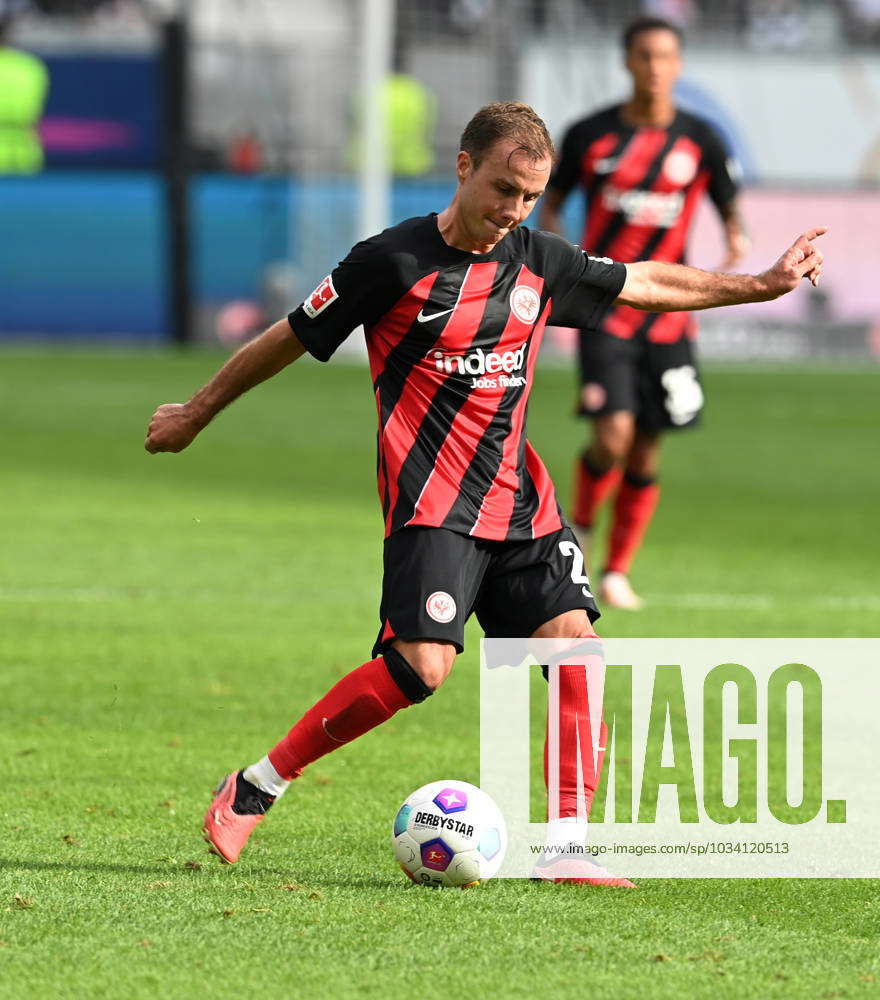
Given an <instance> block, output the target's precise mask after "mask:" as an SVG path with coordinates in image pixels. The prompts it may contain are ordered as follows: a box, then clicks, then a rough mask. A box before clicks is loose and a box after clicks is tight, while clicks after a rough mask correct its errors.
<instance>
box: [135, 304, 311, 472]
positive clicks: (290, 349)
mask: <svg viewBox="0 0 880 1000" xmlns="http://www.w3.org/2000/svg"><path fill="white" fill-rule="evenodd" d="M304 353H305V348H304V347H303V345H302V344H301V343H300V341H299V339H298V338H297V336H296V334H295V333H294V332H293V330H291V328H290V323H288V321H287V320H286V319H281V320H279V321H278V322H277V323H273V325H272V326H270V327H269V329H268V330H266V331H265V332H263V333H261V334H260V336H259V337H257V338H255V339H254V340H252V341H251V342H250V343H249V344H245V346H244V347H242V348H241V350H240V351H238V352H237V353H236V354H234V355H233V356H232V357H231V358H230V359H229V360H228V361H227V362H226V364H225V365H224V366H223V367H222V368H221V369H220V371H218V372H217V374H216V375H215V376H214V377H213V378H212V379H211V381H210V382H209V383H208V384H207V385H206V386H205V387H204V388H203V389H199V391H198V392H197V393H196V394H195V395H194V396H193V397H192V399H191V400H189V402H188V403H164V404H163V405H162V406H160V407H159V408H158V409H157V410H156V412H155V413H154V414H153V418H152V420H151V421H150V427H149V429H148V431H147V440H146V441H145V442H144V447H145V448H146V449H147V451H149V452H153V453H155V452H157V451H174V452H177V451H183V449H184V448H186V446H187V445H188V444H190V443H191V442H192V440H193V439H194V438H195V436H196V435H197V434H198V433H199V431H201V430H202V429H203V428H204V427H207V425H208V424H209V423H210V422H211V421H212V420H213V419H214V417H215V416H216V415H217V414H218V413H219V412H220V411H221V410H222V409H223V408H224V407H225V406H229V404H230V403H231V402H232V401H233V400H234V399H238V397H239V396H240V395H242V393H245V392H247V390H248V389H252V388H253V387H254V386H255V385H259V384H260V382H265V381H266V379H267V378H271V377H272V376H273V375H276V374H277V373H278V372H280V371H281V369H282V368H286V367H287V365H289V364H290V363H291V362H293V361H296V359H297V358H299V357H301V356H302V355H303V354H304Z"/></svg>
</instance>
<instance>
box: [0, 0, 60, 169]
mask: <svg viewBox="0 0 880 1000" xmlns="http://www.w3.org/2000/svg"><path fill="white" fill-rule="evenodd" d="M9 27H10V20H9V18H4V17H2V16H0V174H33V173H36V172H37V171H39V170H42V169H43V147H42V145H41V144H40V138H39V136H38V134H37V124H38V122H39V120H40V116H41V115H42V113H43V105H44V103H45V101H46V94H47V92H48V89H49V73H48V71H47V69H46V66H45V64H44V63H43V61H42V60H41V59H39V58H38V57H37V56H35V55H31V54H30V53H29V52H22V51H20V50H19V49H14V48H11V47H10V46H9V45H8V43H7V41H6V36H7V34H8V32H9Z"/></svg>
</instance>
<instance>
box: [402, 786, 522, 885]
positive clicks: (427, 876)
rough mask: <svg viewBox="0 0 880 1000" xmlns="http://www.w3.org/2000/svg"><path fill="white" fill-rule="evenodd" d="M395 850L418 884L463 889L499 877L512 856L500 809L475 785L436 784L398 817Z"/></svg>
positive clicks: (419, 793) (422, 791)
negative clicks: (506, 854)
mask: <svg viewBox="0 0 880 1000" xmlns="http://www.w3.org/2000/svg"><path fill="white" fill-rule="evenodd" d="M391 846H392V847H393V849H394V856H395V857H396V858H397V860H398V862H399V863H400V867H401V868H402V869H403V870H404V872H405V873H406V874H407V876H408V877H409V878H411V879H412V881H413V882H416V883H418V884H419V885H427V886H433V887H442V886H460V887H462V888H464V887H466V886H471V885H478V884H479V883H480V882H485V881H487V880H488V879H490V878H492V876H493V875H495V874H497V872H498V869H499V868H500V867H501V862H502V861H503V860H504V852H505V851H506V850H507V826H506V825H505V822H504V817H503V816H502V815H501V812H500V811H499V809H498V806H496V805H495V803H494V802H493V801H492V799H491V798H490V797H489V796H488V795H487V794H486V793H485V792H484V791H482V790H481V789H479V788H477V787H476V785H470V784H468V783H467V782H466V781H451V780H448V781H433V782H431V784H429V785H423V786H422V787H421V788H419V789H418V790H417V791H415V792H413V793H412V795H410V796H409V798H408V799H407V800H406V801H405V802H404V803H403V805H402V806H401V807H400V809H399V810H398V811H397V816H396V817H395V819H394V827H393V831H392V834H391Z"/></svg>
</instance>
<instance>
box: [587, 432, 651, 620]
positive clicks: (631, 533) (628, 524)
mask: <svg viewBox="0 0 880 1000" xmlns="http://www.w3.org/2000/svg"><path fill="white" fill-rule="evenodd" d="M660 441H661V435H660V433H659V432H653V431H647V430H644V429H643V428H641V427H639V428H637V430H636V432H635V436H634V439H633V443H632V447H631V448H630V451H629V454H628V455H627V457H626V467H625V470H624V474H623V481H622V482H621V484H620V488H619V489H618V491H617V496H616V497H615V500H614V515H613V518H612V522H611V533H610V537H609V543H608V554H607V556H606V559H605V572H604V573H603V574H602V580H601V584H600V588H599V594H600V598H601V600H602V601H604V602H605V603H606V604H609V605H611V606H612V607H616V608H625V609H627V610H630V611H636V610H638V609H639V608H641V607H642V605H643V601H642V599H641V598H640V597H639V596H638V595H637V594H636V593H635V591H634V590H633V589H632V585H631V584H630V581H629V572H630V568H631V567H632V564H633V560H634V559H635V557H636V553H637V552H638V550H639V548H640V547H641V544H642V541H643V540H644V537H645V534H646V532H647V530H648V527H649V525H650V523H651V520H652V518H653V517H654V512H655V510H656V509H657V504H658V502H659V499H660V484H659V482H658V481H657V475H658V471H659V464H660Z"/></svg>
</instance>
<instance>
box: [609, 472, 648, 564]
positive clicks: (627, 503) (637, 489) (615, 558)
mask: <svg viewBox="0 0 880 1000" xmlns="http://www.w3.org/2000/svg"><path fill="white" fill-rule="evenodd" d="M659 499H660V484H659V483H656V482H653V481H650V480H649V481H648V482H644V481H643V482H641V483H634V482H632V481H631V479H630V478H629V477H627V476H624V479H623V483H622V484H621V487H620V492H619V493H618V494H617V499H616V500H615V502H614V523H613V525H612V527H611V541H610V543H609V545H608V559H607V562H606V566H605V568H606V569H607V570H608V571H609V572H614V573H628V572H629V568H630V566H631V565H632V561H633V559H634V558H635V555H636V552H638V550H639V546H640V545H641V544H642V539H643V538H644V537H645V532H646V531H647V530H648V525H649V524H650V523H651V518H652V517H653V516H654V511H655V510H656V509H657V502H658V501H659Z"/></svg>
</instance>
